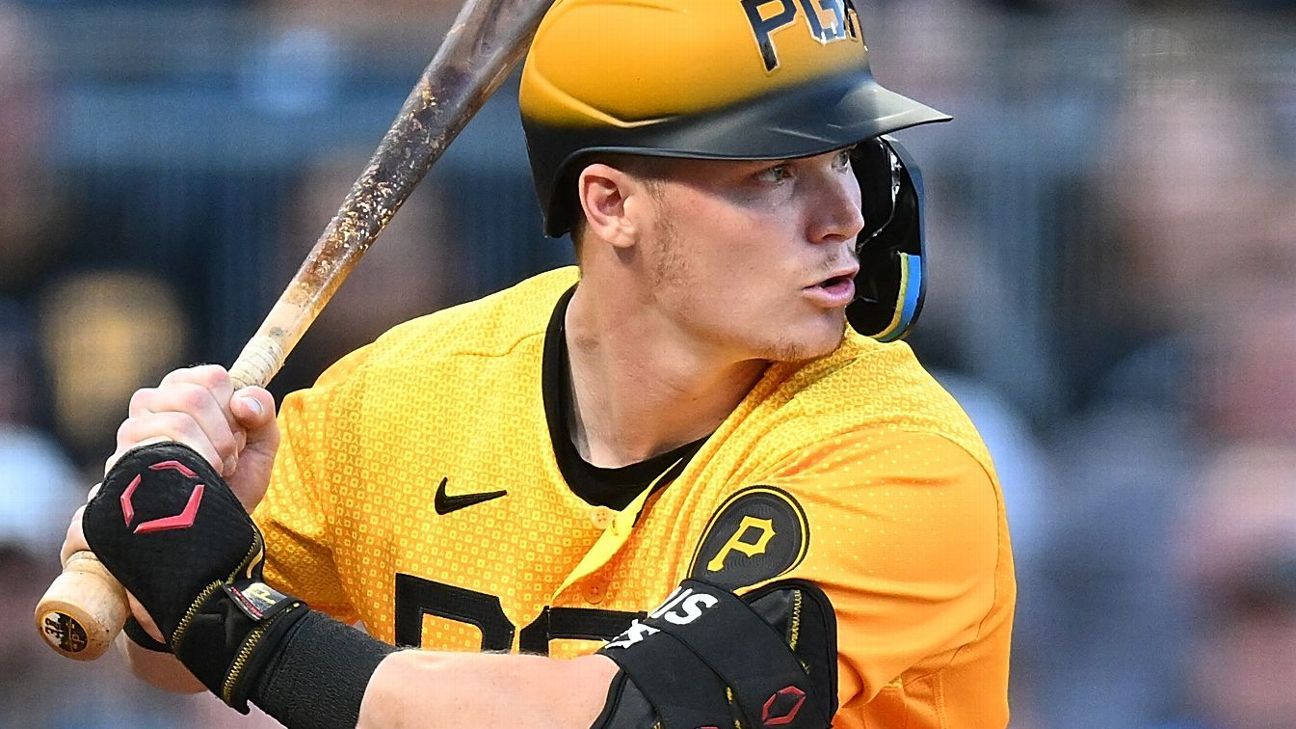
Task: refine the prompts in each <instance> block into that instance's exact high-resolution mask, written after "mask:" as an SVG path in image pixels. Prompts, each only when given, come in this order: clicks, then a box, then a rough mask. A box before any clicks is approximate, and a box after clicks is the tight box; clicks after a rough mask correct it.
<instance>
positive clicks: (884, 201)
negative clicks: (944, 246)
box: [846, 137, 927, 342]
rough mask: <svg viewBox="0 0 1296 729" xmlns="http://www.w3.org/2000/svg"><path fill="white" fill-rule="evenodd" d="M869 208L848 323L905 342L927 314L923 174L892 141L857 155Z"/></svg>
mask: <svg viewBox="0 0 1296 729" xmlns="http://www.w3.org/2000/svg"><path fill="white" fill-rule="evenodd" d="M851 163H852V168H853V169H854V170H855V176H856V177H857V178H858V179H859V183H860V193H861V198H862V200H863V208H864V229H863V230H862V231H860V234H859V236H858V237H857V238H856V242H855V252H856V255H857V256H858V257H859V264H860V271H859V273H858V274H856V275H855V300H854V301H852V302H851V303H850V304H848V305H847V306H846V320H847V321H848V322H850V325H851V326H852V327H853V328H854V329H855V331H857V332H859V333H860V334H864V335H867V336H870V337H873V338H874V339H877V340H879V341H882V342H891V341H895V340H897V339H900V338H901V337H903V336H904V335H905V334H906V333H907V332H908V331H909V329H910V328H911V327H912V326H913V324H914V322H915V321H916V320H917V319H918V314H919V313H921V311H922V305H923V297H924V295H925V293H926V288H927V275H926V274H927V264H926V260H927V259H926V257H925V255H924V250H923V243H924V239H923V236H924V234H925V228H924V221H923V182H922V173H921V172H920V171H919V169H918V165H917V164H915V163H914V161H913V158H912V157H911V156H910V155H909V153H908V151H907V150H906V149H905V148H904V147H902V146H901V145H900V143H899V142H897V141H895V140H894V139H891V138H890V137H877V138H874V139H869V140H867V141H864V142H862V143H860V144H859V145H857V146H856V147H855V149H854V150H853V151H852V153H851Z"/></svg>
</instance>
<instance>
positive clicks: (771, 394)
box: [255, 269, 1015, 729]
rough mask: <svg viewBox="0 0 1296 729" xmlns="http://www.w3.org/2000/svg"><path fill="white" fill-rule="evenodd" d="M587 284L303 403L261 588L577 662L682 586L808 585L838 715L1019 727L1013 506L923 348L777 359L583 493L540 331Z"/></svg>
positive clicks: (473, 644)
mask: <svg viewBox="0 0 1296 729" xmlns="http://www.w3.org/2000/svg"><path fill="white" fill-rule="evenodd" d="M577 278H578V273H577V272H576V270H575V269H561V270H558V271H553V272H550V273H547V274H543V275H541V276H538V277H535V278H533V279H530V280H528V281H525V282H523V283H521V284H519V285H518V286H515V287H513V288H511V289H509V290H506V291H504V292H501V293H499V294H495V295H493V296H490V297H487V298H484V299H481V300H479V301H476V302H473V303H469V304H465V305H463V306H459V307H455V308H452V309H448V310H445V311H442V312H438V313H436V314H432V315H430V316H427V317H423V318H420V319H417V320H414V321H412V322H409V323H406V324H403V325H401V326H399V327H396V328H395V329H393V330H391V331H390V332H388V333H387V334H385V335H384V336H382V337H381V338H380V339H378V340H377V341H376V342H375V343H374V344H372V345H370V346H368V347H366V348H364V349H361V350H359V351H357V352H355V353H353V354H351V355H349V356H348V357H346V358H344V359H343V360H341V361H339V362H338V363H337V364H336V365H335V366H334V367H332V368H331V369H330V370H329V371H328V372H326V373H325V374H324V375H323V376H322V377H321V379H320V381H319V382H318V383H317V385H316V386H315V387H313V388H311V389H310V390H306V391H302V392H298V393H294V394H292V395H290V396H288V397H287V398H286V399H285V401H284V403H283V406H282V412H281V416H280V417H281V425H282V430H283V442H282V445H281V447H280V451H279V455H278V458H277V461H276V464H275V472H274V478H273V481H272V484H271V487H270V490H269V493H268V495H267V496H266V499H265V500H264V501H263V502H262V504H261V505H260V507H259V508H258V509H257V511H256V514H255V516H256V519H257V522H258V523H259V524H260V526H261V528H262V529H263V530H264V531H265V534H266V540H267V552H268V555H269V563H268V568H267V576H268V579H269V581H270V582H272V583H273V584H275V585H276V586H277V587H279V588H280V589H282V590H284V591H287V592H291V593H293V594H296V595H299V596H301V597H303V598H305V599H306V600H307V601H309V602H310V603H311V604H312V605H313V606H315V607H316V608H318V609H322V610H325V611H327V612H330V613H332V614H333V615H335V616H336V617H338V618H340V619H342V620H344V621H357V620H358V621H363V623H364V625H365V626H366V628H367V629H368V630H369V632H370V633H371V634H373V635H374V636H376V637H378V638H381V639H382V640H385V641H388V642H393V643H396V644H399V645H412V646H421V647H422V648H425V649H436V650H453V651H477V650H512V651H519V650H521V651H530V652H538V653H548V654H549V655H553V656H574V655H580V654H585V653H591V652H593V651H594V650H596V649H597V648H598V647H599V646H600V645H602V642H603V641H605V640H607V639H610V638H611V637H613V636H615V635H616V634H617V633H619V632H620V631H621V630H623V629H624V628H625V627H626V626H627V625H628V623H629V622H630V620H631V619H632V618H633V617H635V616H639V615H642V614H643V613H644V612H645V611H647V610H651V609H652V608H654V607H655V606H656V605H658V604H659V603H660V602H661V601H662V600H663V599H664V598H666V597H667V596H668V595H669V594H670V593H671V591H672V589H673V588H674V587H675V586H676V585H677V584H678V583H679V582H681V581H682V580H684V579H686V578H688V577H690V576H692V577H696V578H698V579H702V580H706V581H709V582H712V583H714V584H720V585H722V586H725V587H728V588H730V589H733V590H735V591H737V592H739V593H743V592H746V591H748V590H751V589H754V588H756V587H760V586H763V585H766V584H769V583H771V582H776V581H782V580H804V581H809V582H812V583H814V584H815V585H817V586H818V587H819V588H820V589H821V590H823V592H824V593H825V594H826V595H827V596H828V598H829V600H830V601H831V603H832V607H833V612H834V613H835V616H836V623H837V650H838V686H837V690H838V700H839V704H840V708H839V710H838V713H837V715H836V717H835V720H834V725H835V726H838V727H846V728H850V729H854V728H858V727H871V728H876V727H888V728H898V727H905V728H907V729H926V728H928V727H932V728H935V727H958V728H959V729H968V728H972V727H987V728H989V727H995V728H1001V727H1004V726H1005V725H1006V724H1007V717H1008V707H1007V681H1008V652H1009V633H1010V629H1011V621H1012V611H1013V603H1014V595H1015V586H1014V580H1013V572H1012V556H1011V551H1010V548H1009V541H1008V532H1007V524H1006V521H1005V516H1004V506H1003V499H1002V496H1001V494H1000V490H999V487H998V483H997V481H996V479H995V476H994V471H993V468H992V466H991V462H990V458H989V455H988V454H987V452H986V449H985V446H984V445H983V444H982V442H981V440H980V438H979V436H978V435H977V433H976V431H975V429H974V428H973V427H972V425H971V424H970V422H969V421H968V419H967V417H966V416H965V415H964V414H963V412H962V411H961V409H960V408H959V407H958V405H957V404H956V403H955V402H954V400H953V399H952V398H951V397H950V396H949V395H948V394H946V393H945V392H944V391H943V390H942V389H941V388H940V387H939V386H938V385H937V384H936V383H935V381H933V380H932V379H931V377H930V376H929V375H927V374H926V372H925V371H924V370H923V369H922V367H921V366H920V365H919V364H918V362H917V360H916V359H915V357H914V356H913V353H912V351H911V350H910V349H909V347H908V346H907V345H905V344H902V343H896V344H880V343H878V342H875V341H873V340H870V339H866V338H864V337H861V336H859V335H856V334H854V333H853V332H851V333H848V336H847V338H846V340H845V342H844V343H843V344H842V345H841V346H840V347H839V348H838V349H837V350H836V351H835V352H834V353H833V354H831V355H829V356H827V357H823V358H821V359H818V360H814V361H811V362H809V363H803V364H795V365H794V364H775V365H772V366H770V367H769V368H768V370H767V371H766V373H765V374H764V375H763V376H762V378H761V379H760V381H759V382H758V383H757V384H756V386H755V387H754V388H753V390H752V391H751V392H750V393H749V394H748V396H747V397H746V398H745V399H744V400H743V402H742V403H741V404H740V405H739V406H738V407H737V409H735V410H734V412H733V413H732V414H731V415H730V416H729V417H728V418H727V419H726V420H725V421H724V423H722V424H721V426H720V427H719V428H718V429H717V430H716V431H715V432H714V433H713V434H712V435H711V436H710V437H709V438H708V439H706V441H705V442H704V443H702V444H701V446H700V448H698V449H697V451H696V453H694V454H693V455H692V456H691V457H690V458H688V459H687V462H683V463H678V464H675V465H674V467H673V468H669V469H666V471H665V472H664V473H662V474H661V476H660V477H659V478H657V479H656V483H655V484H653V488H650V489H646V490H644V491H643V493H641V494H640V495H639V497H638V498H636V499H635V500H634V501H633V502H632V503H630V504H629V505H628V506H627V507H626V508H624V509H622V510H619V511H618V510H613V509H611V508H609V507H606V506H595V505H591V504H590V503H587V502H586V501H584V500H582V499H581V498H580V497H579V496H577V495H576V494H575V493H574V492H573V490H572V488H571V487H570V486H569V484H568V482H567V481H566V480H565V479H564V475H563V469H562V467H561V465H560V463H559V461H558V458H557V457H556V455H555V448H554V445H553V440H552V435H551V422H550V421H551V420H552V419H553V417H555V416H554V412H555V408H554V395H553V393H552V392H549V391H548V390H552V387H549V388H547V387H546V378H545V376H544V373H543V370H544V369H545V366H544V364H543V363H545V362H546V351H545V350H546V340H547V339H548V340H549V341H550V343H551V344H550V347H549V348H550V349H552V342H553V341H554V337H553V327H554V326H555V323H554V322H557V323H560V321H561V317H553V316H552V315H553V313H554V311H555V307H556V306H557V304H558V302H559V301H560V299H562V297H563V296H564V293H565V292H567V291H568V290H570V289H571V287H572V286H573V285H574V284H575V283H576V281H577ZM551 319H553V320H554V322H551ZM552 356H553V353H552V352H550V353H549V358H550V359H549V361H552Z"/></svg>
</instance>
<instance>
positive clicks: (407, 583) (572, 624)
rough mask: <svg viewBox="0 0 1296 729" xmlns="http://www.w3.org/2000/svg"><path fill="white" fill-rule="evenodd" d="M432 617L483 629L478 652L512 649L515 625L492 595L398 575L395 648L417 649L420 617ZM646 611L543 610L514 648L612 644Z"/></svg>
mask: <svg viewBox="0 0 1296 729" xmlns="http://www.w3.org/2000/svg"><path fill="white" fill-rule="evenodd" d="M424 615H435V616H436V617H439V618H445V619H447V620H454V621H457V622H460V623H467V624H469V625H473V626H476V628H477V629H478V630H480V631H481V635H482V640H481V650H483V651H508V650H512V648H513V636H514V634H515V633H516V632H517V627H516V626H515V625H513V623H512V622H510V621H509V619H508V616H507V615H505V614H504V607H503V606H502V605H501V604H500V599H499V597H498V596H496V595H488V594H486V593H484V592H477V591H476V590H468V589H464V588H462V587H455V586H454V585H447V584H445V583H443V582H434V581H432V580H425V579H423V578H421V577H415V576H413V575H402V574H397V575H396V645H397V646H400V647H403V648H419V647H421V646H422V644H423V616H424ZM645 615H646V613H631V612H625V611H622V610H598V609H594V608H571V607H547V608H545V609H544V610H543V611H542V612H541V613H540V614H539V615H538V616H536V619H535V620H532V621H531V623H530V624H529V625H527V626H526V627H524V628H522V632H521V634H520V635H518V650H520V651H521V652H523V653H534V654H537V655H542V656H544V655H548V654H549V641H550V640H552V639H554V638H583V639H586V640H611V639H613V638H615V637H617V636H618V635H620V634H621V632H622V631H623V630H625V629H626V628H628V627H629V626H630V621H632V620H634V619H635V618H643V617H644V616H645Z"/></svg>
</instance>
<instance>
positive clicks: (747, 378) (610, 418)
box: [565, 279, 768, 468]
mask: <svg viewBox="0 0 1296 729" xmlns="http://www.w3.org/2000/svg"><path fill="white" fill-rule="evenodd" d="M590 284H591V282H590V280H589V279H585V280H583V281H582V282H581V285H580V286H579V287H577V289H576V293H575V295H574V296H573V297H572V301H571V304H570V306H569V307H568V309H567V318H566V322H565V324H566V339H567V355H568V363H569V370H570V378H571V379H570V384H571V393H572V397H571V406H570V407H571V412H569V413H567V414H566V415H567V417H570V418H571V424H572V427H571V432H572V438H573V441H574V443H575V445H576V449H577V451H578V452H579V453H580V454H581V457H582V458H584V459H585V460H586V461H588V462H590V463H592V464H593V465H595V466H600V467H603V468H619V467H621V466H625V465H629V464H631V463H638V462H639V461H642V460H644V459H647V458H651V457H652V456H655V455H658V454H661V453H665V452H666V451H669V450H671V449H672V448H677V447H679V446H682V445H685V444H687V443H691V442H693V441H695V440H697V439H699V438H702V437H704V436H706V435H708V434H709V433H711V432H712V431H714V430H715V429H716V428H717V427H719V425H720V423H721V422H723V421H724V419H725V418H726V417H728V415H729V414H730V413H731V412H733V410H734V408H736V407H737V406H738V404H739V403H740V402H741V401H742V399H743V398H744V397H746V395H747V393H748V392H749V391H750V390H751V388H752V387H753V386H754V385H755V384H756V381H757V380H759V379H760V376H761V374H762V373H763V372H764V371H765V367H766V366H767V364H768V363H767V362H765V361H763V360H752V359H747V360H733V359H727V358H725V357H724V356H723V354H722V353H720V352H715V351H708V350H707V348H706V347H705V346H699V344H698V343H696V342H692V341H690V338H689V337H688V336H687V335H686V334H685V333H682V332H680V331H678V329H677V328H675V327H674V326H673V325H672V324H671V323H670V322H668V321H666V320H664V319H663V318H661V317H660V316H659V315H657V314H655V313H653V311H652V309H651V308H650V307H643V306H638V305H622V306H617V305H616V304H611V305H607V304H606V303H605V302H616V301H618V299H617V298H616V296H615V292H613V293H612V294H611V295H604V294H603V293H602V292H598V291H595V290H594V286H593V285H590Z"/></svg>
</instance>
